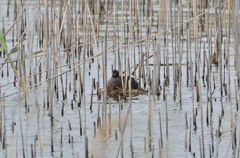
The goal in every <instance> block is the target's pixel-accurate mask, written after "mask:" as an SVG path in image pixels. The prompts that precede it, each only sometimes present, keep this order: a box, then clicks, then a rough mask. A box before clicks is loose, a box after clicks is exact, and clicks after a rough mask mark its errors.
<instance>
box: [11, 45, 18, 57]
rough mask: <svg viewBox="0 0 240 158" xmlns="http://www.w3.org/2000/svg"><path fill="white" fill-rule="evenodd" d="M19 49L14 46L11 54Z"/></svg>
mask: <svg viewBox="0 0 240 158" xmlns="http://www.w3.org/2000/svg"><path fill="white" fill-rule="evenodd" d="M17 51H18V48H17V47H14V48H13V49H12V50H11V51H10V53H9V54H10V55H11V54H13V53H16V52H17Z"/></svg>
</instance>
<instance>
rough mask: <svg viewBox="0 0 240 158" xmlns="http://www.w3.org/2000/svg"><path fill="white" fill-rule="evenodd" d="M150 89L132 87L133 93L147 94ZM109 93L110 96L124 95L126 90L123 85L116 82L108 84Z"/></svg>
mask: <svg viewBox="0 0 240 158" xmlns="http://www.w3.org/2000/svg"><path fill="white" fill-rule="evenodd" d="M147 92H148V91H146V90H144V89H142V88H140V87H139V88H137V89H132V94H147ZM127 94H129V90H127ZM107 95H108V96H110V97H114V96H119V95H120V96H123V95H124V91H123V89H122V87H120V86H117V85H115V84H110V85H108V86H107Z"/></svg>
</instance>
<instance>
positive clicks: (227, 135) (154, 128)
mask: <svg viewBox="0 0 240 158" xmlns="http://www.w3.org/2000/svg"><path fill="white" fill-rule="evenodd" d="M8 2H9V3H10V5H9V17H7V8H8V7H7V6H8V5H7V3H8ZM41 2H42V1H40V5H39V6H37V4H39V3H37V1H24V2H23V5H22V4H21V2H20V1H17V2H16V3H17V4H18V5H19V6H18V7H19V8H18V9H16V10H15V11H16V12H17V13H18V15H19V13H21V11H22V10H21V9H20V8H21V7H20V5H22V6H23V7H25V6H27V9H26V10H27V13H26V14H25V13H24V18H25V19H26V18H27V19H28V20H27V22H28V23H29V22H30V21H31V20H32V19H33V22H32V23H31V24H30V25H29V27H28V28H27V27H25V29H26V28H27V29H26V30H28V31H29V32H28V31H26V33H25V34H28V35H29V36H24V38H23V39H22V44H23V45H25V47H24V49H25V50H24V51H25V54H26V55H29V54H28V53H29V52H30V50H29V40H27V39H29V37H31V38H32V40H31V41H30V42H32V43H33V46H32V48H33V51H32V52H36V51H39V50H43V46H41V45H39V42H38V40H39V33H38V32H37V31H36V28H38V27H37V26H36V25H37V24H38V23H37V22H34V21H37V20H36V19H37V17H34V16H36V15H35V13H36V11H37V9H38V8H39V10H41V12H42V14H40V16H44V13H45V12H44V10H45V4H44V3H45V1H43V3H41ZM133 2H136V3H141V2H142V1H141V0H140V1H133ZM149 2H152V6H153V7H152V10H153V12H152V16H153V15H157V14H158V13H159V1H157V0H152V1H149ZM14 3H15V1H7V0H1V1H0V10H1V12H0V19H1V20H0V26H1V29H2V28H3V22H4V28H5V32H6V31H7V30H8V29H9V28H10V27H11V25H12V24H13V22H14V21H15V20H14V9H15V8H14ZM28 3H29V4H28ZM55 3H56V8H57V9H56V13H57V15H56V16H58V12H59V3H61V2H60V1H56V2H55ZM70 3H73V4H71V5H70V10H74V2H72V1H70ZM181 3H182V13H181V14H182V15H183V18H182V21H181V22H182V23H184V22H186V21H187V19H188V1H182V2H181ZM214 3H216V4H218V2H215V1H214ZM238 3H239V2H237V1H236V5H238V6H239V4H238ZM67 4H68V1H66V2H65V3H64V5H63V11H62V12H63V13H64V11H65V9H66V7H67V6H68V5H67ZM81 4H82V3H81ZM96 4H97V2H95V6H94V7H96ZM118 4H119V5H118V7H119V9H118V16H119V30H120V31H119V36H120V35H121V28H120V25H121V26H122V24H123V23H125V24H126V25H127V21H126V19H125V14H129V11H124V12H123V13H122V9H121V7H122V2H121V1H118ZM128 4H129V2H125V1H124V5H128ZM141 4H142V3H141ZM225 4H226V3H224V1H222V2H221V6H222V12H223V13H225V14H224V15H223V17H226V18H222V25H223V29H222V30H223V31H222V34H223V35H222V39H223V41H227V40H229V49H228V50H229V51H228V52H229V53H228V57H229V59H228V60H229V62H228V64H229V65H227V64H225V63H226V60H225V58H224V56H225V54H224V53H222V58H219V60H220V59H222V63H223V64H222V71H223V73H222V76H220V66H219V65H216V64H211V73H210V74H211V79H210V84H211V85H212V89H211V97H210V96H209V94H208V92H207V91H208V85H207V84H206V81H204V80H202V78H201V79H200V89H201V91H200V92H201V101H197V100H196V92H197V90H196V88H197V87H196V86H195V85H194V83H191V79H190V75H189V76H188V77H187V64H186V63H187V62H188V60H189V56H188V57H187V52H189V55H190V54H192V55H191V57H192V61H193V66H192V67H191V66H190V69H192V70H193V71H194V72H195V71H196V67H195V65H196V64H197V63H195V61H196V60H195V57H196V55H195V48H194V47H195V43H194V42H193V39H192V37H193V29H192V28H191V29H190V34H191V41H192V43H191V47H189V46H188V45H187V42H186V39H187V25H186V23H184V24H182V30H183V31H182V35H181V50H182V54H181V65H180V67H181V80H180V82H181V84H179V83H178V84H177V91H176V92H174V85H173V83H174V81H173V80H174V79H173V74H174V73H173V71H174V70H173V66H172V65H173V64H172V65H171V64H170V66H169V74H170V75H169V85H166V86H165V100H164V99H163V94H164V93H163V84H164V82H163V81H164V75H165V74H164V73H165V70H164V69H166V67H165V66H164V61H163V59H164V56H165V55H164V53H167V51H165V52H164V51H163V49H165V50H168V51H169V52H168V53H169V63H174V56H173V55H172V51H173V49H172V45H171V41H172V40H174V37H171V34H170V31H169V33H168V34H167V37H168V40H169V43H168V46H166V45H164V44H163V42H164V39H163V36H161V37H160V38H159V39H158V38H157V39H155V36H153V37H152V38H151V39H150V40H149V41H150V42H152V43H153V44H151V45H150V46H149V47H148V52H149V54H150V55H151V54H153V51H154V49H153V47H154V46H153V45H154V43H155V41H154V40H157V42H156V43H158V40H160V50H161V51H160V52H159V54H160V56H161V64H162V65H163V66H161V67H160V81H161V83H160V87H159V89H160V93H161V95H159V96H157V95H156V96H153V91H151V90H149V91H151V92H150V93H148V94H139V95H132V98H131V99H130V97H129V96H127V97H126V99H125V100H124V98H123V97H121V98H120V100H121V101H120V102H119V98H118V97H115V98H111V97H108V98H107V104H106V108H107V109H106V112H107V113H106V116H105V117H106V122H107V123H106V125H107V127H106V129H107V130H106V131H104V130H102V128H97V127H96V134H95V133H94V123H95V125H96V126H97V120H98V115H100V118H102V116H103V115H102V105H103V101H102V97H98V96H97V89H94V90H93V100H92V110H90V104H91V90H92V78H95V81H96V82H99V83H100V88H103V75H101V73H100V72H99V73H98V59H97V57H94V61H93V60H87V61H86V62H85V64H86V65H85V77H83V76H82V79H85V84H84V88H85V89H84V91H85V92H84V94H83V95H82V96H81V105H80V106H79V104H78V103H79V99H78V94H79V93H80V92H79V91H78V92H77V95H76V97H75V98H76V99H75V101H73V107H72V106H71V102H72V100H73V95H74V92H73V89H74V86H76V87H78V86H79V85H78V83H76V85H74V81H73V80H74V79H73V77H74V76H75V74H74V73H75V71H74V69H73V67H74V66H75V65H74V63H75V62H76V61H77V58H75V57H74V49H72V50H71V51H70V53H69V54H70V63H72V64H70V66H69V65H67V66H64V65H65V64H66V59H67V53H66V48H64V46H63V44H61V45H60V46H59V48H60V51H59V59H58V60H60V62H59V63H60V64H59V65H63V66H62V67H61V68H58V69H57V72H55V73H56V74H60V73H62V72H65V71H67V73H63V74H62V81H61V77H60V76H59V77H57V79H58V84H59V87H60V88H58V90H59V91H58V92H59V97H58V98H57V96H56V93H55V92H53V91H50V92H51V93H49V95H53V100H52V103H51V104H52V106H53V126H52V129H51V113H50V109H49V108H47V99H46V98H47V97H48V96H47V94H48V93H47V89H48V88H50V89H51V88H52V87H53V85H50V84H49V82H47V81H45V82H44V83H41V84H38V85H37V86H36V87H35V89H34V88H27V90H26V92H25V93H24V92H23V91H22V90H21V89H22V87H20V84H19V82H16V85H14V84H13V83H12V82H13V81H14V72H13V69H12V68H11V66H10V64H9V63H8V64H7V63H6V62H8V60H7V56H6V55H4V54H3V53H1V55H0V64H1V65H3V63H5V64H4V65H3V67H1V70H0V72H1V76H0V86H1V89H0V92H1V93H0V94H1V97H2V98H1V106H2V117H3V119H2V131H3V132H2V135H4V134H5V135H6V137H5V138H4V139H3V136H2V137H1V138H2V139H1V142H0V157H22V156H23V153H24V154H25V156H26V157H84V156H85V149H86V146H85V143H86V139H85V138H86V137H85V136H87V138H88V152H89V157H91V156H93V157H117V156H119V157H121V154H122V155H123V157H136V158H137V157H161V156H162V157H169V158H176V157H201V156H203V153H204V156H205V157H209V155H211V156H213V157H234V156H235V155H237V153H238V149H239V143H238V141H239V136H240V135H239V119H238V113H239V112H238V111H237V106H236V104H237V102H238V100H239V88H238V87H236V86H237V84H236V83H237V82H235V80H237V79H238V77H237V70H236V67H235V65H234V62H235V54H234V51H235V45H234V44H235V43H234V41H235V38H234V33H235V32H234V31H236V30H233V27H234V26H235V25H234V23H231V22H232V15H233V13H232V12H231V14H230V15H231V22H230V23H231V24H230V25H231V26H230V38H228V34H227V33H228V30H227V29H225V28H228V16H227V14H228V10H227V9H225V10H224V6H225ZM49 5H50V2H49ZM112 5H113V3H110V7H109V12H111V11H112V10H113V6H112ZM165 5H166V4H165ZM71 7H72V8H71ZM168 7H169V3H168ZM211 7H212V3H210V2H209V8H211ZM225 7H226V6H225ZM231 7H232V6H231ZM226 8H227V7H226ZM233 8H234V7H233ZM105 9H106V6H105ZM138 9H139V8H138ZM177 9H178V3H177V2H175V1H173V2H172V10H173V17H174V14H177V15H178V13H177V12H178V10H177ZM50 10H51V9H50V7H49V11H50ZM128 10H129V8H128ZM74 13H75V12H74V11H73V13H72V14H73V17H75V14H74ZM81 13H82V12H81ZM92 14H93V17H94V16H95V18H96V10H95V14H94V13H93V11H92ZM122 14H124V17H123V21H121V20H122V17H121V16H122ZM165 15H167V14H165ZM177 15H176V16H177ZM236 15H239V10H237V14H236ZM49 16H50V14H49ZM81 16H82V15H81ZM209 16H210V17H211V18H210V20H211V21H213V22H215V20H216V19H215V9H212V10H210V11H209ZM216 17H217V18H218V19H219V14H217V16H216ZM108 18H109V19H108V20H109V22H108V31H109V32H108V34H107V47H111V46H112V45H113V44H114V42H113V41H114V35H113V31H112V30H113V29H114V27H115V24H114V15H113V13H112V14H109V17H108ZM144 18H145V17H144ZM199 18H200V17H199ZM49 19H50V17H49ZM3 20H4V21H3ZM71 20H72V21H74V18H72V19H71ZM88 20H89V19H88ZM145 20H146V19H143V20H142V21H141V24H143V23H144V22H145ZM175 20H176V19H175ZM128 22H129V21H128ZM151 22H152V23H153V26H152V28H151V32H152V34H154V33H156V26H158V20H157V16H155V17H154V18H153V21H151ZM191 22H192V21H191ZM237 22H238V20H237ZM64 23H67V20H65V21H64ZM79 23H80V24H79V34H80V35H83V32H82V27H83V24H82V23H81V21H80V22H79ZM177 23H178V21H176V22H175V23H173V24H177ZM206 23H207V18H206V17H205V20H204V27H203V29H199V34H200V32H201V35H202V36H201V37H199V43H198V47H199V49H198V51H199V58H198V60H199V67H198V68H199V69H198V71H200V74H201V76H203V73H205V74H204V75H205V76H206V74H207V66H206V65H207V64H206V65H205V66H206V68H205V72H203V66H204V59H205V58H204V54H205V53H204V49H203V48H204V46H203V45H206V46H205V51H206V52H208V50H209V47H208V39H207V31H206V30H207V25H206ZM50 24H51V22H50ZM53 24H54V23H53ZM99 24H100V25H99V32H100V37H99V39H101V40H102V41H103V42H100V43H99V50H100V52H101V51H102V50H104V49H105V47H104V44H105V43H104V38H105V37H104V33H105V28H106V25H105V23H104V22H102V23H99ZM66 25H67V24H65V25H64V26H63V27H65V36H67V31H66V28H67V26H66ZM165 25H166V23H165ZM169 25H170V24H169ZM169 25H168V27H169ZM191 25H192V24H191ZM199 25H200V24H199ZM159 26H160V25H159ZM166 26H167V25H166ZM173 26H174V25H173ZM14 27H15V30H14V31H15V36H16V34H17V29H18V28H17V27H16V26H14ZM74 27H75V26H74V25H73V26H72V27H71V28H72V29H71V31H73V32H74V31H75V28H74ZM224 27H225V28H224ZM88 29H89V32H91V31H92V30H90V29H91V24H90V22H89V23H88ZM88 29H87V30H88ZM125 29H127V28H124V30H123V31H126V30H125ZM161 29H162V27H161ZM211 29H212V32H213V33H212V37H211V38H210V39H211V40H212V41H213V42H212V45H214V39H215V38H214V37H215V33H216V30H217V29H216V26H215V24H214V23H213V24H212V27H211ZM226 30H227V31H226ZM237 30H238V29H237ZM51 31H52V30H50V33H51ZM141 31H142V34H141V36H142V37H141V38H144V36H146V35H145V34H146V30H145V26H144V25H143V26H142V30H141ZM161 31H162V32H163V31H164V30H163V29H162V30H161ZM161 31H159V32H161ZM236 33H237V32H236ZM12 34H13V29H10V31H9V32H8V33H7V34H6V36H5V38H6V43H7V46H8V48H9V49H11V48H13V47H14V46H15V45H16V44H17V38H16V37H15V36H14V42H13V40H12ZM116 35H117V33H116ZM124 36H126V35H124ZM139 36H140V35H139ZM156 37H158V36H156ZM71 38H72V43H71V46H70V48H72V47H74V46H75V43H74V40H75V37H74V36H72V37H71ZM120 38H121V37H119V39H120ZM91 42H92V45H93V54H94V55H96V53H97V50H96V46H95V45H94V40H93V38H92V40H91ZM53 44H54V42H53V41H50V42H49V43H48V46H49V52H51V48H52V45H53ZM125 44H126V43H125ZM120 45H121V44H120ZM126 45H127V44H126ZM131 45H132V46H131V47H130V49H131V50H128V49H126V48H125V47H124V48H122V51H121V53H122V58H124V55H125V53H127V51H128V53H129V56H130V59H131V66H133V65H134V64H137V63H139V58H138V55H137V54H138V52H140V51H143V52H146V47H145V45H144V46H143V47H141V49H140V47H139V45H141V42H139V43H138V42H136V43H135V44H132V43H131ZM117 47H119V46H116V48H117ZM167 47H168V48H167ZM175 47H176V45H175ZM175 47H174V49H175ZM213 47H214V46H213ZM221 47H222V52H223V50H224V47H225V46H224V44H222V45H221ZM187 48H188V50H187ZM190 48H191V49H190ZM64 49H65V50H64ZM110 50H112V48H111V49H109V52H108V54H107V74H104V76H105V77H107V78H110V77H111V75H112V66H113V65H114V62H115V57H114V53H113V52H112V51H110ZM116 52H117V51H116ZM134 52H136V55H135V54H134ZM226 52H227V51H226ZM49 54H51V53H49ZM150 55H149V56H150ZM176 56H177V60H178V58H179V54H178V53H176ZM11 57H12V60H16V59H17V58H18V55H17V53H15V54H13V55H11ZM83 57H84V56H83V53H82V54H81V57H80V58H81V60H82V59H83ZM99 57H100V58H99V59H100V61H101V62H102V65H103V64H104V62H103V61H104V57H103V56H102V55H100V56H99ZM205 57H209V55H208V54H207V55H206V56H205ZM85 58H87V55H86V57H85ZM134 58H135V60H134ZM49 59H50V61H51V60H54V59H53V56H52V57H51V58H49ZM43 60H46V61H47V59H45V58H43V54H42V53H39V54H37V57H36V56H33V57H32V65H34V66H33V68H34V70H33V72H34V73H38V72H39V71H38V67H39V64H40V63H42V64H41V67H44V66H45V69H43V68H42V70H47V67H46V66H47V64H46V65H44V63H45V62H43ZM154 60H155V59H154V58H149V63H148V64H149V66H148V67H149V69H147V66H146V65H147V63H146V62H144V69H145V70H146V71H149V72H150V74H152V70H154V66H152V65H153V64H154ZM133 61H134V62H133ZM82 63H83V62H82ZM82 63H81V64H80V68H81V73H82V72H83V68H84V66H83V64H82ZM75 64H76V63H75ZM30 65H31V63H30V59H27V60H26V61H25V68H24V69H22V70H24V71H26V73H27V74H26V76H28V75H29V73H30V72H31V70H30ZM59 65H58V66H59ZM122 65H123V70H125V66H124V65H125V64H124V62H122ZM22 67H23V66H22ZM116 69H119V66H118V64H116ZM190 69H189V72H190ZM68 70H69V71H68ZM131 71H133V68H132V69H131ZM8 73H9V74H8ZM21 73H23V72H21ZM2 74H3V75H2ZM98 74H99V81H98V80H97V79H98ZM228 74H229V75H228ZM139 76H140V75H139V71H138V70H137V71H136V75H135V77H136V79H137V80H139ZM229 76H230V77H229ZM221 77H222V78H224V82H225V83H227V94H225V93H223V96H221V86H220V85H221V81H220V78H221ZM36 79H37V82H40V80H39V75H37V77H36ZM188 79H189V80H188ZM187 80H188V82H189V83H187ZM31 81H32V78H31V77H27V79H26V86H28V85H29V84H30V82H31ZM42 81H44V78H43V75H42ZM203 81H204V82H203ZM61 82H63V86H64V88H63V89H64V90H65V89H66V91H67V98H66V99H65V100H63V97H62V88H61ZM77 82H78V81H77ZM83 83H84V82H83ZM228 83H230V85H228ZM31 84H32V83H31ZM43 84H44V86H43ZM51 84H53V82H51ZM140 84H141V87H142V88H145V89H147V88H149V87H150V86H149V87H148V85H147V86H146V87H144V84H143V81H142V82H141V83H140ZM214 85H215V89H214ZM49 86H50V87H49ZM69 86H70V87H71V88H70V87H69ZM179 86H181V91H179V90H178V89H179ZM192 87H193V88H192ZM235 87H236V91H235ZM229 88H230V89H229ZM77 90H78V88H77ZM66 91H65V92H66ZM179 92H180V93H181V98H180V95H179ZM174 93H176V99H174ZM229 93H230V96H229ZM235 93H236V94H235ZM149 94H150V96H149ZM192 94H193V95H192ZM192 96H194V102H193V104H192ZM236 96H237V100H236ZM43 98H45V102H43ZM210 99H211V100H210ZM180 100H181V101H180ZM130 101H131V104H130ZM110 102H111V104H110ZM200 102H201V103H200ZM210 102H212V113H211V112H210V109H209V106H210ZM84 103H85V104H84ZM150 104H151V105H150ZM63 105H64V108H63ZM193 105H194V108H195V109H194V112H195V114H196V124H197V126H196V127H195V126H194V125H193V123H192V120H193V114H192V106H193ZM109 106H111V113H110V112H109V111H110V109H109ZM121 106H122V107H121ZM130 106H131V110H130V112H129V111H128V110H129V107H130ZM201 107H202V114H203V116H202V118H203V122H202V123H203V126H202V127H201ZM222 109H224V115H222ZM62 111H63V112H62ZM207 111H208V113H207ZM119 112H120V115H119ZM128 112H129V114H128ZM98 113H99V114H98ZM159 113H160V114H161V128H162V133H161V132H160V121H159ZM85 114H86V115H85ZM79 116H81V121H80V117H79ZM109 116H111V119H109ZM149 116H150V118H149ZM208 116H209V117H208ZM219 116H221V117H222V119H221V126H220V132H221V136H220V137H218V134H217V133H218V124H219ZM186 117H187V123H186ZM126 118H127V121H126V127H125V131H124V134H122V128H123V127H124V126H125V125H124V123H125V120H126ZM190 118H191V122H190ZM207 118H209V119H211V121H209V122H211V123H212V125H210V124H211V123H209V122H208V123H207ZM102 119H103V118H102ZM20 120H21V121H20ZM109 120H110V121H109ZM149 120H150V122H151V123H149ZM100 121H101V120H100ZM69 122H70V124H71V129H70V127H69ZM80 122H81V123H82V127H83V128H82V132H83V133H82V135H80ZM119 122H121V124H120V125H119ZM232 122H234V123H232ZM110 124H111V126H110ZM190 124H191V125H190ZM233 124H234V125H233ZM235 125H236V133H237V134H236V135H237V136H236V139H237V145H236V146H234V147H233V148H232V132H231V131H232V129H233V126H235ZM120 126H121V127H120ZM84 128H85V131H86V133H84ZM149 128H150V129H149ZM211 131H212V132H211ZM105 132H106V135H104V133H105ZM149 132H150V134H149ZM185 132H186V136H185ZM190 133H191V151H189V144H190V142H189V134H190ZM212 134H213V135H212ZM51 135H52V136H51ZM116 135H117V138H116ZM202 135H203V136H204V139H203V138H202ZM121 136H122V139H123V141H122V142H123V144H122V146H123V148H122V152H121V151H120V153H119V154H118V155H117V153H118V149H119V147H120V144H121ZM161 136H162V140H163V144H161V146H160V147H159V144H160V143H159V142H160V138H161ZM185 137H186V141H187V142H186V143H187V148H185ZM69 138H70V142H69ZM51 139H52V140H53V151H52V146H51ZM3 140H5V142H3ZM202 140H204V141H202ZM131 142H132V144H131ZM202 142H204V146H203V144H202ZM4 143H5V144H6V145H5V146H4ZM149 144H150V146H149ZM131 145H132V148H131ZM212 146H214V147H213V148H212ZM203 148H204V150H203ZM32 151H33V153H32ZM202 151H204V152H202Z"/></svg>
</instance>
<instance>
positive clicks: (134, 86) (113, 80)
mask: <svg viewBox="0 0 240 158" xmlns="http://www.w3.org/2000/svg"><path fill="white" fill-rule="evenodd" d="M124 78H125V77H124V76H123V83H124ZM129 78H130V77H129V76H128V77H127V81H129ZM131 80H132V81H131V82H132V89H137V88H138V82H137V81H136V80H135V78H133V77H131ZM127 83H128V82H127ZM111 84H113V85H116V86H118V87H121V88H122V80H121V76H119V72H118V71H117V70H113V75H112V77H111V78H110V79H109V80H108V85H111ZM127 88H128V84H127Z"/></svg>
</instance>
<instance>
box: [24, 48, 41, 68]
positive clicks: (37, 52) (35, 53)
mask: <svg viewBox="0 0 240 158" xmlns="http://www.w3.org/2000/svg"><path fill="white" fill-rule="evenodd" d="M42 52H43V50H40V51H36V52H34V53H32V56H33V55H37V54H40V53H42ZM28 58H30V56H29V55H28V56H26V57H25V58H23V59H22V61H21V62H20V65H21V64H22V63H23V62H24V61H25V60H27V59H28Z"/></svg>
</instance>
